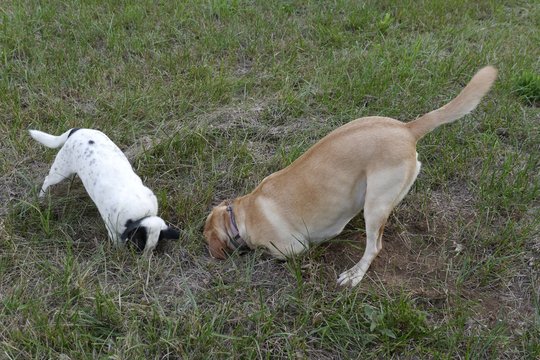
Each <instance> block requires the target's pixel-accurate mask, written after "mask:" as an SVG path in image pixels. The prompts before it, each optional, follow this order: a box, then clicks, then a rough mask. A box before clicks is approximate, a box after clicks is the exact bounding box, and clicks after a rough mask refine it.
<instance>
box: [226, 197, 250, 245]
mask: <svg viewBox="0 0 540 360" xmlns="http://www.w3.org/2000/svg"><path fill="white" fill-rule="evenodd" d="M227 212H228V213H229V218H230V219H231V228H232V236H229V240H230V241H231V244H233V246H234V249H233V250H242V249H244V248H247V247H248V246H247V244H246V241H245V240H244V239H243V238H242V236H240V231H239V230H238V225H236V218H235V216H234V212H233V208H232V205H227Z"/></svg>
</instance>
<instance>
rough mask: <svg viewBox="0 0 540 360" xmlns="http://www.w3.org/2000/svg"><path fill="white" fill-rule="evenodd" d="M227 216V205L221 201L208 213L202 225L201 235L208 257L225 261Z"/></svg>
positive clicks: (227, 244)
mask: <svg viewBox="0 0 540 360" xmlns="http://www.w3.org/2000/svg"><path fill="white" fill-rule="evenodd" d="M228 221H229V214H227V204H226V202H225V201H223V202H222V203H221V204H219V205H218V206H216V207H215V208H213V209H212V211H211V212H210V215H208V217H207V218H206V223H205V224H204V232H203V235H204V237H205V238H206V241H207V242H208V250H210V255H211V256H212V257H214V258H216V259H225V258H226V257H227V252H226V251H227V250H228V248H229V242H228V239H229V237H228V235H227V227H228V226H227V224H228Z"/></svg>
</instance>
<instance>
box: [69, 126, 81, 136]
mask: <svg viewBox="0 0 540 360" xmlns="http://www.w3.org/2000/svg"><path fill="white" fill-rule="evenodd" d="M77 130H81V128H73V129H71V131H70V132H69V135H68V137H70V136H71V135H73V133H75V131H77Z"/></svg>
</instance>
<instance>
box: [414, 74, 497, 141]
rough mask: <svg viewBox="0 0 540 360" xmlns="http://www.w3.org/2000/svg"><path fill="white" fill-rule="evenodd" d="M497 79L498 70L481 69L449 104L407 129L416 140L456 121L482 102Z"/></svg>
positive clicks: (418, 120)
mask: <svg viewBox="0 0 540 360" xmlns="http://www.w3.org/2000/svg"><path fill="white" fill-rule="evenodd" d="M496 78H497V69H495V68H494V67H493V66H486V67H485V68H482V69H480V71H478V72H477V73H476V75H474V76H473V78H472V79H471V81H469V83H468V84H467V86H465V88H464V89H463V90H461V93H459V95H458V96H457V97H456V98H455V99H454V100H452V101H450V102H449V103H448V104H446V105H444V106H443V107H441V108H439V109H437V110H433V111H432V112H429V113H427V114H425V115H423V116H421V117H419V118H418V119H416V120H413V121H411V122H408V123H407V124H406V126H407V128H409V130H410V131H411V132H412V133H413V135H414V137H415V138H416V140H419V139H421V138H422V137H423V136H424V135H426V134H427V133H429V132H430V131H433V130H434V129H435V128H436V127H438V126H439V125H442V124H446V123H449V122H452V121H455V120H457V119H459V118H461V117H463V116H465V115H466V114H468V113H470V112H471V111H473V110H474V108H475V107H476V106H477V105H478V103H479V102H480V100H482V98H483V97H484V95H486V93H487V92H488V91H489V89H490V88H491V85H493V82H494V81H495V79H496Z"/></svg>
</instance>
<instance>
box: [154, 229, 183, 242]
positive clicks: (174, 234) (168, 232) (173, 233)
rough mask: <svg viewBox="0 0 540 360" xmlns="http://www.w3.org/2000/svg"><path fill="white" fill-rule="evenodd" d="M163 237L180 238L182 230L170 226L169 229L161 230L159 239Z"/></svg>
mask: <svg viewBox="0 0 540 360" xmlns="http://www.w3.org/2000/svg"><path fill="white" fill-rule="evenodd" d="M162 239H171V240H178V239H180V232H179V231H178V230H175V229H173V228H172V227H170V226H169V227H167V229H165V230H161V231H160V233H159V240H162Z"/></svg>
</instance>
